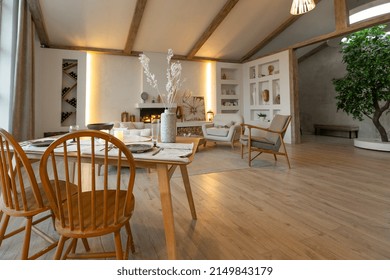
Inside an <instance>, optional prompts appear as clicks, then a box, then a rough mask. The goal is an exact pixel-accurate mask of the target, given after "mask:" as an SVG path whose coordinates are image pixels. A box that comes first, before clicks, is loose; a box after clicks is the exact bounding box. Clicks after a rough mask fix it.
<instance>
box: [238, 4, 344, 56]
mask: <svg viewBox="0 0 390 280" xmlns="http://www.w3.org/2000/svg"><path fill="white" fill-rule="evenodd" d="M320 1H321V0H316V1H315V2H316V4H318V3H319V2H320ZM335 1H339V0H335ZM341 1H344V0H341ZM301 16H302V15H298V16H290V17H289V18H288V19H287V20H286V21H285V22H283V23H282V24H281V25H280V26H279V27H278V28H276V29H275V30H274V31H272V32H271V33H270V34H269V35H268V36H267V37H265V38H264V39H263V40H262V41H261V42H260V43H258V44H257V45H256V46H255V47H254V48H252V49H251V50H250V51H249V52H248V53H247V54H245V55H244V56H243V57H242V58H241V59H240V62H241V63H243V62H245V61H247V60H249V59H250V58H251V57H252V56H253V55H255V54H256V53H257V52H259V51H260V50H261V49H262V48H264V47H265V46H266V45H267V44H268V43H269V42H271V41H272V40H273V39H275V38H276V37H277V36H278V35H279V34H281V33H282V32H283V31H284V30H286V29H287V28H288V27H289V26H290V25H292V24H293V23H294V22H295V21H297V20H298V19H299V18H300V17H301Z"/></svg>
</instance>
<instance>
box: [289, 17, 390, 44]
mask: <svg viewBox="0 0 390 280" xmlns="http://www.w3.org/2000/svg"><path fill="white" fill-rule="evenodd" d="M388 22H390V14H385V15H381V16H378V17H375V18H372V19H369V20H365V21H361V22H357V23H354V24H351V25H349V26H348V27H347V28H344V29H343V30H341V31H340V30H336V31H334V32H331V33H328V34H324V35H321V36H317V37H314V38H312V39H310V40H306V41H303V42H300V43H297V44H294V45H291V46H290V48H292V49H298V48H302V47H306V46H309V45H312V44H316V43H319V42H323V41H326V40H329V39H333V38H336V37H340V36H346V35H348V34H350V33H353V32H356V31H359V30H362V29H365V28H369V27H372V26H375V25H379V24H384V23H388Z"/></svg>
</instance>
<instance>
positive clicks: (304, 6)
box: [290, 0, 316, 15]
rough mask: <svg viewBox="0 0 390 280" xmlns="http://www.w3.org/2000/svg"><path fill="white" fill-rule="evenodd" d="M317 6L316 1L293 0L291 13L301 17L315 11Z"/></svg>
mask: <svg viewBox="0 0 390 280" xmlns="http://www.w3.org/2000/svg"><path fill="white" fill-rule="evenodd" d="M315 6H316V3H315V2H314V0H293V3H292V5H291V10H290V13H291V14H292V15H300V14H304V13H307V12H309V11H311V10H313V9H314V8H315Z"/></svg>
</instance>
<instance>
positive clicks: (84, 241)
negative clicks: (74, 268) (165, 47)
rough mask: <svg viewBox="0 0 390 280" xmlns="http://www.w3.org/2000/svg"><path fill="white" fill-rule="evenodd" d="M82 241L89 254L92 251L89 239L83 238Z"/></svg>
mask: <svg viewBox="0 0 390 280" xmlns="http://www.w3.org/2000/svg"><path fill="white" fill-rule="evenodd" d="M81 241H82V242H83V245H84V248H85V251H87V252H89V251H91V248H90V247H89V244H88V240H87V238H82V239H81Z"/></svg>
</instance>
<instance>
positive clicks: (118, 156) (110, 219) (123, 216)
mask: <svg viewBox="0 0 390 280" xmlns="http://www.w3.org/2000/svg"><path fill="white" fill-rule="evenodd" d="M72 139H75V140H76V143H75V144H74V143H72V144H71V145H73V149H72V148H71V147H72V146H68V145H69V143H70V140H72ZM74 145H75V146H74ZM61 162H62V164H63V167H61V168H62V169H63V170H62V171H63V172H64V173H65V176H64V178H63V180H65V182H66V183H65V185H66V187H68V186H71V185H72V182H71V181H72V176H71V174H70V173H71V166H70V165H71V164H73V163H76V167H77V170H78V172H77V175H76V178H75V182H74V184H75V185H76V186H77V190H78V191H77V194H76V195H74V196H71V195H69V193H68V192H66V196H67V197H66V202H65V203H62V202H61V201H62V200H63V197H62V194H61V192H59V190H58V187H59V183H58V181H59V178H60V175H61V174H60V171H61V170H60V168H59V166H58V165H59V164H60V163H61ZM97 164H100V165H102V166H103V168H104V175H103V176H98V174H97V173H98V172H97V170H96V168H95V166H96V165H97ZM108 166H116V174H115V175H113V174H110V172H108ZM122 167H128V168H122ZM50 170H52V171H50ZM40 175H41V180H42V182H43V185H44V189H45V191H46V194H47V197H48V199H49V202H50V205H51V207H52V209H53V212H54V215H55V228H56V230H57V232H58V233H59V234H60V240H59V244H58V247H57V251H56V254H55V259H60V258H63V259H66V258H82V259H84V258H112V257H114V258H116V259H127V258H128V255H129V250H130V249H131V251H132V252H134V244H133V238H132V234H131V228H130V218H131V216H132V213H133V210H134V203H135V201H134V196H133V186H134V181H135V163H134V159H133V156H132V154H131V152H130V150H129V149H127V147H126V146H125V144H124V143H123V142H121V141H120V140H119V139H117V138H115V137H114V136H112V135H110V134H108V133H105V132H101V131H96V130H80V131H76V132H73V133H69V134H67V135H64V136H62V137H60V138H59V139H58V140H56V141H54V142H53V143H52V144H51V145H50V146H49V147H48V149H47V150H46V151H45V153H44V154H43V156H42V159H41V163H40ZM50 175H51V176H52V178H49V177H50ZM122 228H125V230H126V233H127V242H126V247H125V250H123V247H122V241H121V233H120V231H121V229H122ZM107 234H113V235H114V241H115V251H110V252H105V251H101V252H92V251H93V250H91V252H77V249H76V248H77V240H78V239H80V238H82V239H86V238H92V237H99V236H104V235H107ZM70 238H71V239H73V240H72V241H71V244H70V245H69V246H68V248H67V250H66V251H65V253H63V249H64V245H65V242H66V241H67V240H68V239H70Z"/></svg>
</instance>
